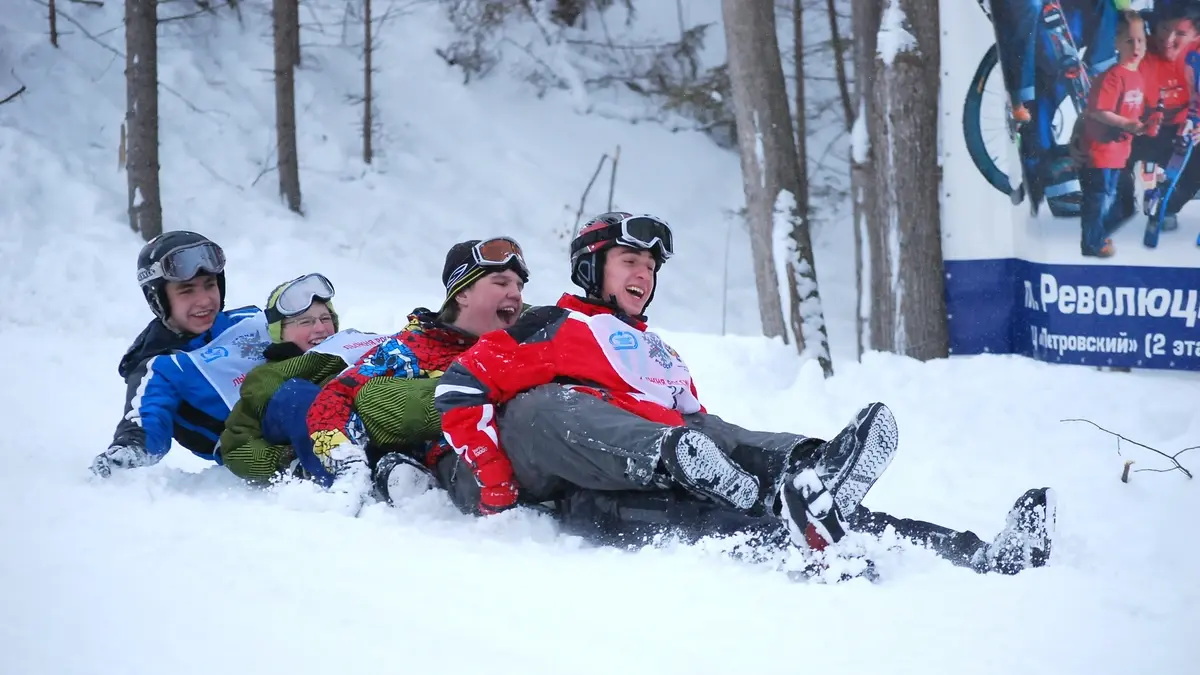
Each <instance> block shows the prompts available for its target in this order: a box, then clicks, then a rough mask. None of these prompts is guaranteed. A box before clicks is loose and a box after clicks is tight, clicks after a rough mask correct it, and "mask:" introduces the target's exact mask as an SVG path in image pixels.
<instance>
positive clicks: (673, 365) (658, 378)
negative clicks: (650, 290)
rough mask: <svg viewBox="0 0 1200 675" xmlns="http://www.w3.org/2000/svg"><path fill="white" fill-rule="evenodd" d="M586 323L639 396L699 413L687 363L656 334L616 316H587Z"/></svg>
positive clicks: (612, 362) (685, 410) (605, 352)
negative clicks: (633, 325)
mask: <svg viewBox="0 0 1200 675" xmlns="http://www.w3.org/2000/svg"><path fill="white" fill-rule="evenodd" d="M587 323H588V325H589V326H590V327H591V329H592V334H593V335H594V336H595V338H596V342H597V343H598V344H599V345H600V348H601V349H602V350H603V351H604V355H605V356H606V357H607V358H608V363H609V365H611V366H612V368H613V370H615V371H616V372H617V374H618V375H620V376H621V379H623V380H625V382H626V383H628V384H629V385H630V387H631V388H632V389H633V390H634V391H635V392H637V393H640V394H642V396H641V398H643V399H645V400H648V401H653V402H654V403H658V404H659V405H661V406H664V407H667V408H671V409H673V410H678V411H679V412H681V413H683V414H685V415H686V414H689V413H694V412H698V411H699V410H700V401H698V400H696V397H695V396H693V395H692V373H691V371H690V370H688V367H687V364H686V363H684V362H683V359H682V358H680V357H679V352H676V351H675V350H674V349H672V348H671V346H670V345H668V344H667V343H666V342H664V341H663V339H662V338H661V337H659V336H658V334H657V333H654V332H651V331H640V330H638V329H636V328H634V327H632V326H630V325H629V324H627V323H625V322H624V321H621V320H620V319H618V318H617V317H615V316H612V315H609V314H601V315H598V316H593V317H589V318H588V319H587Z"/></svg>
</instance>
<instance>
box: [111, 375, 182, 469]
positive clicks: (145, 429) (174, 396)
mask: <svg viewBox="0 0 1200 675" xmlns="http://www.w3.org/2000/svg"><path fill="white" fill-rule="evenodd" d="M173 369H175V365H174V361H173V360H172V359H171V356H169V355H160V356H153V357H151V358H149V359H146V360H145V361H143V362H142V363H140V364H138V366H137V367H136V368H134V369H133V370H132V371H131V372H130V373H129V375H128V376H127V377H126V378H125V414H124V415H122V417H121V421H120V422H118V423H117V428H116V431H114V432H113V440H112V443H111V444H110V445H109V447H108V450H106V451H104V452H103V453H101V454H100V455H98V456H97V457H96V459H95V461H93V462H92V471H93V472H95V473H96V474H97V475H100V476H108V475H109V474H110V473H111V472H112V469H114V468H119V469H129V468H134V467H139V466H149V465H151V464H157V463H158V461H159V460H160V459H162V458H163V455H165V454H167V451H168V450H170V449H171V438H172V436H173V430H174V426H175V412H176V411H177V410H178V409H179V392H178V391H177V390H176V389H175V385H174V384H173V383H172V382H171V380H170V379H169V376H168V373H169V372H171V371H172V370H173Z"/></svg>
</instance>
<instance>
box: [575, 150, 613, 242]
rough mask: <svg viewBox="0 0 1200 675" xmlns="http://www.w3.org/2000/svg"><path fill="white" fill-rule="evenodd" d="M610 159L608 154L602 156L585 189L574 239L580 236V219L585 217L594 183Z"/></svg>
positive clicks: (580, 201) (577, 217)
mask: <svg viewBox="0 0 1200 675" xmlns="http://www.w3.org/2000/svg"><path fill="white" fill-rule="evenodd" d="M606 159H608V153H604V154H602V155H600V161H599V162H598V163H597V164H596V171H595V172H594V173H592V179H591V180H589V181H588V184H587V187H586V188H584V189H583V195H582V196H581V197H580V198H579V210H578V211H576V212H575V231H574V232H573V233H572V234H571V236H572V237H574V236H575V235H576V234H579V219H580V218H582V217H583V206H584V204H585V203H586V202H587V196H588V193H589V192H591V191H592V183H595V182H596V176H599V175H600V169H603V168H604V160H606Z"/></svg>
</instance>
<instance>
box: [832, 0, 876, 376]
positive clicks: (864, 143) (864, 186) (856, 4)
mask: <svg viewBox="0 0 1200 675" xmlns="http://www.w3.org/2000/svg"><path fill="white" fill-rule="evenodd" d="M881 3H882V0H853V3H852V5H851V10H852V15H851V22H852V26H853V37H854V40H853V42H852V43H851V45H852V48H853V57H854V58H853V63H854V99H855V103H856V109H855V112H854V122H853V124H852V126H851V133H850V139H851V140H850V195H851V204H852V207H853V218H854V270H855V274H854V280H855V284H856V288H857V291H858V292H857V294H856V299H855V314H854V316H855V322H854V329H855V331H854V332H855V338H856V341H857V342H856V345H857V352H858V354H857V356H858V358H859V359H860V360H861V359H862V355H863V352H864V351H865V350H866V349H868V348H869V347H868V345H870V344H871V326H870V317H871V306H872V303H871V299H872V298H871V291H872V286H871V257H870V249H869V247H868V246H867V243H868V240H869V235H868V233H867V212H868V211H869V210H870V207H869V203H868V202H869V200H870V199H871V198H872V197H873V195H874V194H875V191H874V188H873V186H872V184H871V181H872V165H873V161H872V158H871V157H872V152H871V140H870V139H871V134H870V130H869V128H868V116H867V101H870V100H871V99H872V97H873V96H874V77H875V76H874V70H875V47H876V38H877V36H878V32H879V17H880V16H881V15H882V11H883V10H882V4H881ZM834 20H836V19H834Z"/></svg>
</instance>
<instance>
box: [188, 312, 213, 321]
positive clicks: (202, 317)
mask: <svg viewBox="0 0 1200 675" xmlns="http://www.w3.org/2000/svg"><path fill="white" fill-rule="evenodd" d="M212 315H213V311H212V310H211V309H206V310H204V311H201V312H192V313H191V314H190V315H189V316H191V317H192V318H193V319H200V320H201V321H203V320H205V319H207V318H208V317H210V316H212Z"/></svg>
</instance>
